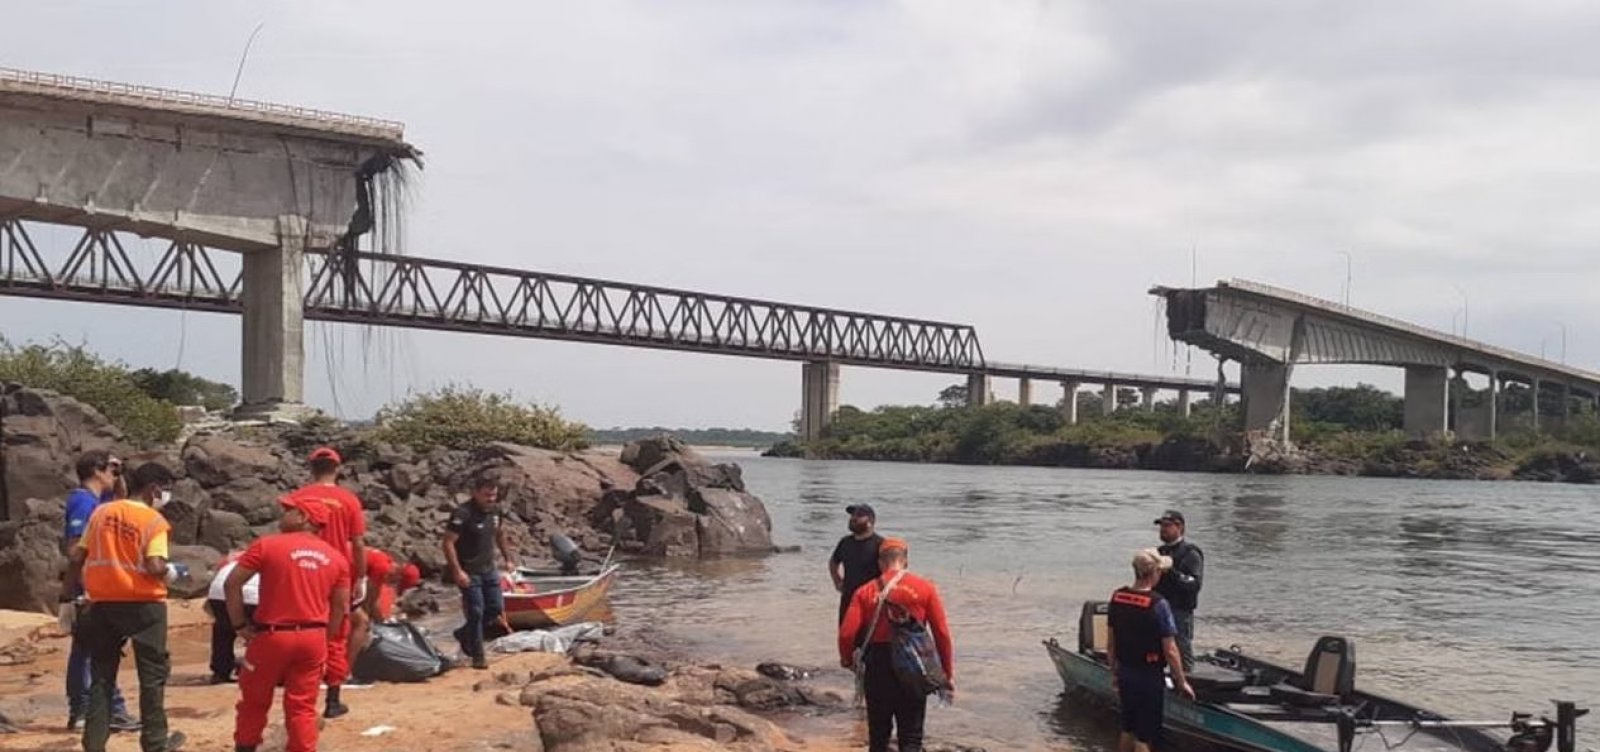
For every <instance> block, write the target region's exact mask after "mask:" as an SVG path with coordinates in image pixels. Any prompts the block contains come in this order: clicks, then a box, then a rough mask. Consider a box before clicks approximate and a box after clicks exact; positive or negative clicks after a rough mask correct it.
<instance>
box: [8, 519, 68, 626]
mask: <svg viewBox="0 0 1600 752" xmlns="http://www.w3.org/2000/svg"><path fill="white" fill-rule="evenodd" d="M41 506H42V505H41ZM61 536H62V512H61V504H60V503H59V502H57V503H56V504H55V505H54V514H50V513H48V512H45V513H39V512H35V513H34V514H31V515H28V516H27V517H26V518H25V519H21V520H16V521H13V522H0V608H4V609H14V610H18V611H37V612H39V613H46V614H53V613H55V611H56V598H57V596H59V595H60V594H61V574H62V572H64V571H65V567H66V557H65V556H63V555H62V553H61Z"/></svg>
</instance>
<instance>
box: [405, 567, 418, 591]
mask: <svg viewBox="0 0 1600 752" xmlns="http://www.w3.org/2000/svg"><path fill="white" fill-rule="evenodd" d="M420 582H422V570H421V569H418V568H417V565H415V564H407V565H406V568H405V569H402V570H400V590H401V591H402V592H404V591H406V590H410V589H411V588H414V587H416V586H417V584H418V583H420Z"/></svg>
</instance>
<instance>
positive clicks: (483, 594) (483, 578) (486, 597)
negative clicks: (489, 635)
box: [456, 570, 506, 658]
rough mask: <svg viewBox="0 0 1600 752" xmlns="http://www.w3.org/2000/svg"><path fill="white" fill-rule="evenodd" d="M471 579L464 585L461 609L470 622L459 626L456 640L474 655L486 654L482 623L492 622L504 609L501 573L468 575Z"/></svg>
mask: <svg viewBox="0 0 1600 752" xmlns="http://www.w3.org/2000/svg"><path fill="white" fill-rule="evenodd" d="M467 576H468V577H470V578H471V579H472V582H471V583H470V584H468V585H467V586H466V587H464V588H461V613H462V615H463V616H465V617H466V618H467V623H465V624H462V625H461V628H460V629H458V630H456V641H457V642H459V643H461V652H462V653H465V654H466V655H469V656H471V657H473V658H482V657H484V656H483V627H484V625H486V624H493V623H495V622H496V621H498V620H499V619H500V614H502V613H505V610H506V606H505V599H504V597H503V596H502V595H501V593H500V573H499V572H496V571H494V570H490V571H488V572H484V573H482V574H471V573H469V574H468V575H467Z"/></svg>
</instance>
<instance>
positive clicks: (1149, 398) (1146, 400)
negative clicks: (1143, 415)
mask: <svg viewBox="0 0 1600 752" xmlns="http://www.w3.org/2000/svg"><path fill="white" fill-rule="evenodd" d="M1139 397H1140V399H1139V406H1140V407H1141V408H1144V411H1145V412H1147V413H1153V412H1155V411H1156V388H1155V387H1153V386H1147V387H1145V388H1143V389H1140V390H1139Z"/></svg>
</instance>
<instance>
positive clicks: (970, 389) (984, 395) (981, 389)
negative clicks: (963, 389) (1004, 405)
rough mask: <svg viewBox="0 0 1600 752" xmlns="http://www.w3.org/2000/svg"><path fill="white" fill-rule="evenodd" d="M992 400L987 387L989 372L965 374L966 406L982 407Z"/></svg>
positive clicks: (992, 396)
mask: <svg viewBox="0 0 1600 752" xmlns="http://www.w3.org/2000/svg"><path fill="white" fill-rule="evenodd" d="M993 401H994V393H993V392H992V391H990V388H989V374H986V373H969V374H967V407H983V406H984V405H987V404H989V403H991V402H993Z"/></svg>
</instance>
